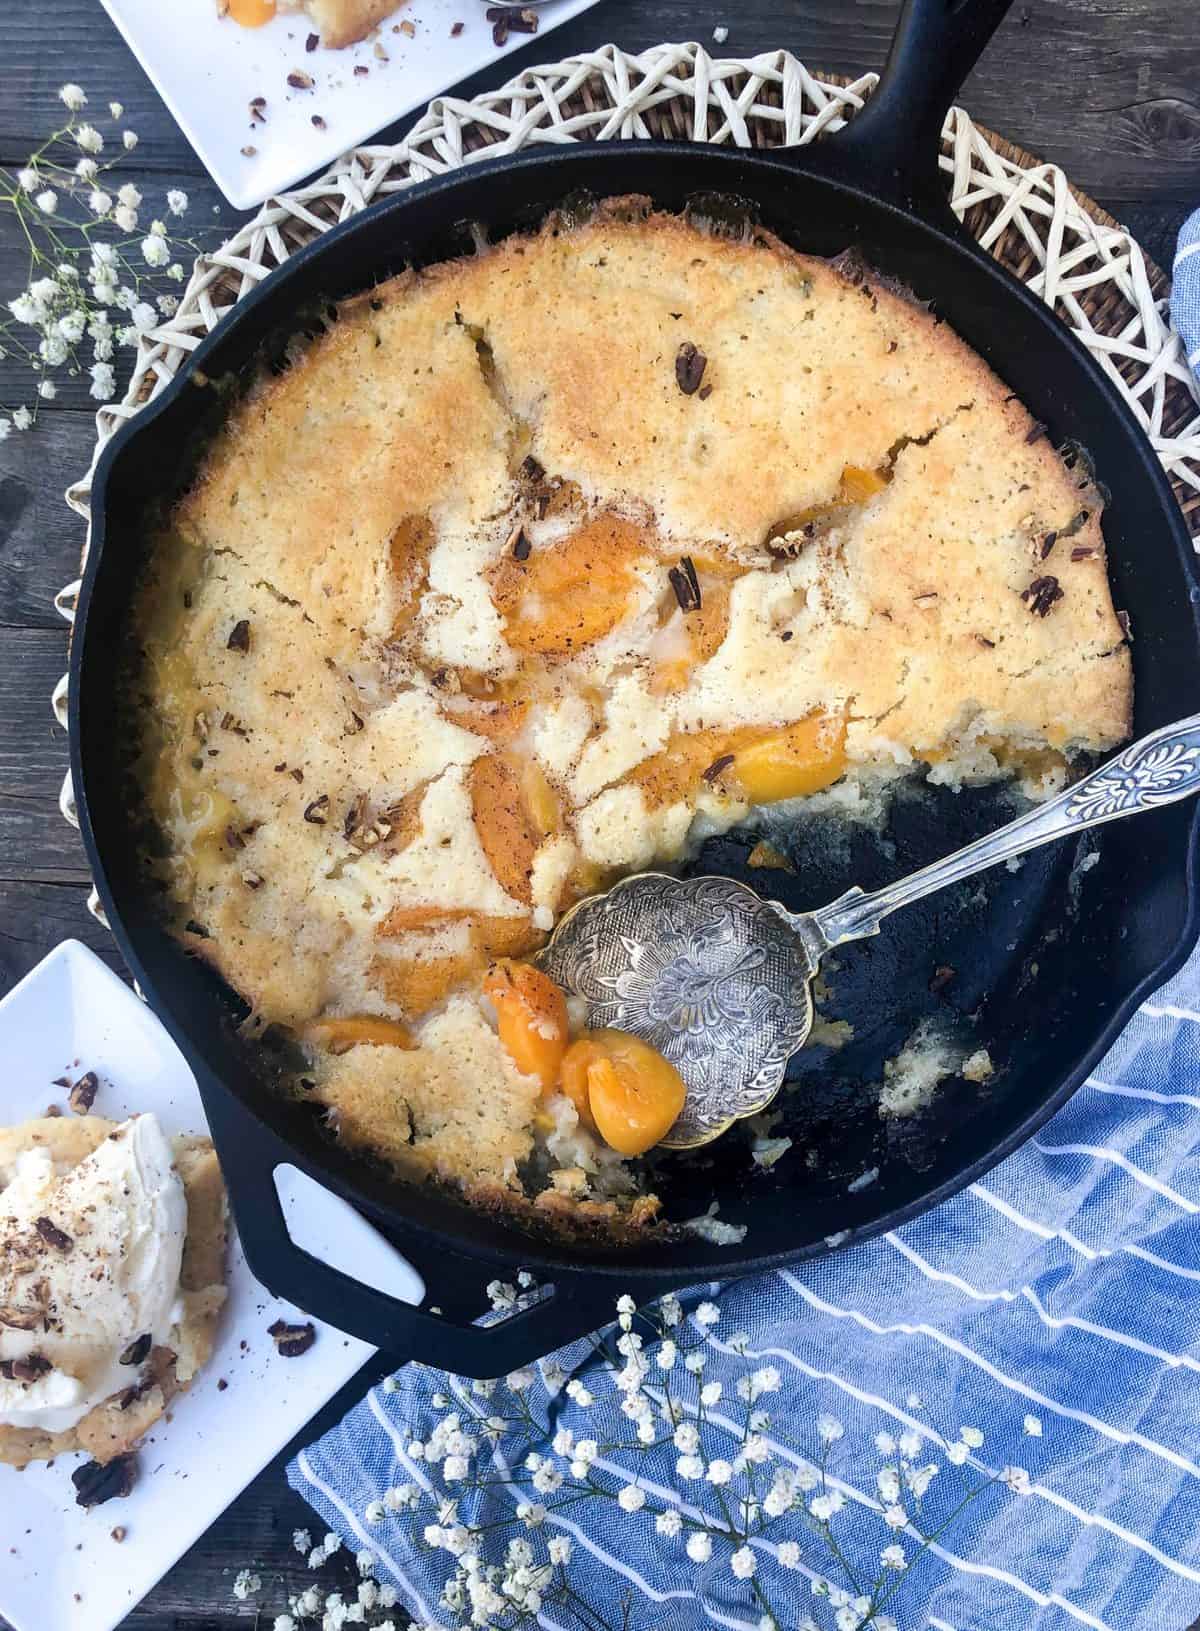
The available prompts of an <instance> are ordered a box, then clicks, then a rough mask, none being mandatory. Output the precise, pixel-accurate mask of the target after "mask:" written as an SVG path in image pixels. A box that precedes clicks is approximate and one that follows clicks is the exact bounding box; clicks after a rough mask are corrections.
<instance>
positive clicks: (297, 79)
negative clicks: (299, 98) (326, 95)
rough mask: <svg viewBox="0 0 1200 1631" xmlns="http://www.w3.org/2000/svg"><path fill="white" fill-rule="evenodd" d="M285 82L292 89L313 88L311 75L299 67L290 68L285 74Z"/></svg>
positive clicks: (308, 89) (309, 89) (306, 89)
mask: <svg viewBox="0 0 1200 1631" xmlns="http://www.w3.org/2000/svg"><path fill="white" fill-rule="evenodd" d="M287 82H288V84H289V85H290V86H291V87H292V89H293V90H294V91H311V90H312V88H313V76H312V75H311V74H306V73H305V72H304V71H303V70H302V69H300V68H293V69H292V71H291V73H290V74H289V75H288V76H287Z"/></svg>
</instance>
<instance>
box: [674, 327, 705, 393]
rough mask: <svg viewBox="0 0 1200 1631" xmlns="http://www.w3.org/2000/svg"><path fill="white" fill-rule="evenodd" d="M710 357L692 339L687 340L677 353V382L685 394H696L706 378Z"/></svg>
mask: <svg viewBox="0 0 1200 1631" xmlns="http://www.w3.org/2000/svg"><path fill="white" fill-rule="evenodd" d="M707 367H708V358H707V357H706V356H705V355H704V353H703V351H701V350H700V349H699V348H698V347H697V346H695V345H693V344H692V342H691V340H685V341H684V342H683V344H682V345H681V346H680V347H679V350H678V351H677V352H676V353H675V383H676V384H677V385H678V386H679V389H680V390H681V391H682V392H683V394H684V396H694V395H695V393H696V392H697V391H698V390H699V389H700V384H701V381H702V380H703V379H704V370H705V369H706V368H707Z"/></svg>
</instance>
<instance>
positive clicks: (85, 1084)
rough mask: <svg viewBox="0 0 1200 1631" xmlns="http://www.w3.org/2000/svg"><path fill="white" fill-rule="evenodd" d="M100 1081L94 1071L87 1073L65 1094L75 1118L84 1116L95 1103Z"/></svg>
mask: <svg viewBox="0 0 1200 1631" xmlns="http://www.w3.org/2000/svg"><path fill="white" fill-rule="evenodd" d="M99 1086H100V1079H99V1077H98V1076H97V1075H96V1072H95V1071H94V1070H89V1071H87V1072H86V1073H85V1074H84V1075H83V1076H81V1077H80V1078H79V1080H78V1081H77V1082H75V1083H74V1084H73V1085H72V1087H71V1091H70V1092H69V1093H68V1094H67V1103H68V1104H69V1105H70V1106H71V1109H72V1110H74V1112H75V1114H76V1115H77V1116H86V1115H87V1113H88V1111H89V1110H90V1109H91V1108H92V1106H93V1104H95V1102H96V1092H97V1089H98V1088H99Z"/></svg>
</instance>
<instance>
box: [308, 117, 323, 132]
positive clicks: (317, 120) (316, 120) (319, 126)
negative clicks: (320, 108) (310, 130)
mask: <svg viewBox="0 0 1200 1631" xmlns="http://www.w3.org/2000/svg"><path fill="white" fill-rule="evenodd" d="M310 123H311V124H312V125H313V127H314V129H316V130H324V129H325V128H326V126H325V121H324V119H322V117H321V115H320V114H319V113H314V114H313V116H312V118H311V120H310Z"/></svg>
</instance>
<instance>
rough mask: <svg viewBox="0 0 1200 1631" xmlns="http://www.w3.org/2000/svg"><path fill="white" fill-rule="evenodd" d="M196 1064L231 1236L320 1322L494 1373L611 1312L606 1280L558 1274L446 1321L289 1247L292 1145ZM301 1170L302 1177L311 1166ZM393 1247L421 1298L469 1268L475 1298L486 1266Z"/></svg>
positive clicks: (423, 1356)
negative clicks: (523, 1303) (408, 1266)
mask: <svg viewBox="0 0 1200 1631" xmlns="http://www.w3.org/2000/svg"><path fill="white" fill-rule="evenodd" d="M191 1063H192V1067H193V1069H195V1070H196V1071H197V1076H198V1077H199V1081H200V1087H201V1092H202V1094H203V1097H204V1105H205V1110H206V1112H207V1115H208V1121H209V1127H210V1130H211V1132H212V1136H213V1142H214V1144H215V1146H216V1151H217V1157H218V1160H219V1161H220V1164H221V1171H222V1174H223V1175H224V1178H225V1184H226V1188H227V1190H228V1192H229V1199H230V1204H231V1207H232V1210H233V1215H234V1221H235V1222H236V1224H237V1230H238V1236H239V1239H240V1240H241V1243H242V1249H243V1250H244V1252H245V1254H246V1260H247V1262H248V1263H249V1265H250V1269H251V1272H252V1273H253V1274H254V1275H255V1277H256V1278H257V1279H259V1280H261V1281H262V1283H263V1284H264V1285H265V1286H266V1287H267V1289H268V1290H269V1291H271V1292H272V1293H273V1294H274V1295H275V1296H277V1297H283V1298H285V1299H286V1300H287V1301H288V1302H292V1303H295V1304H296V1306H297V1307H298V1308H302V1309H303V1310H304V1311H305V1312H306V1313H308V1314H311V1315H313V1316H314V1317H315V1318H316V1319H319V1320H321V1321H322V1322H323V1323H324V1324H327V1325H332V1326H335V1327H336V1328H337V1329H338V1330H339V1331H345V1332H347V1333H349V1334H350V1335H351V1336H356V1337H360V1338H361V1339H362V1340H363V1341H364V1342H369V1343H371V1344H372V1345H373V1346H375V1347H377V1348H380V1349H381V1350H382V1351H383V1352H384V1353H386V1354H388V1355H391V1356H394V1357H395V1360H396V1363H397V1365H401V1364H407V1363H408V1362H409V1360H416V1361H418V1362H419V1363H421V1364H424V1365H433V1366H435V1367H437V1368H438V1369H440V1370H448V1371H452V1372H455V1373H457V1374H462V1375H465V1376H472V1377H479V1378H484V1377H487V1378H491V1377H498V1376H504V1375H506V1374H507V1373H508V1372H509V1371H513V1370H516V1369H517V1368H518V1367H519V1366H521V1365H527V1364H530V1363H532V1362H533V1361H534V1360H537V1359H540V1358H541V1357H542V1356H543V1355H545V1354H548V1353H552V1352H553V1351H554V1349H556V1348H559V1347H561V1346H562V1345H563V1344H564V1343H567V1342H571V1341H574V1340H575V1339H576V1338H577V1337H581V1336H584V1335H586V1334H587V1333H588V1332H589V1331H592V1330H595V1329H598V1328H599V1327H601V1326H603V1325H606V1324H607V1323H608V1322H609V1320H611V1319H612V1318H613V1317H614V1316H613V1297H612V1294H611V1292H610V1289H609V1286H608V1283H607V1280H604V1279H602V1280H600V1281H599V1282H595V1281H593V1282H591V1283H589V1282H588V1281H587V1280H586V1279H585V1278H584V1277H582V1276H580V1277H578V1278H576V1277H573V1276H565V1277H562V1278H560V1279H559V1280H557V1281H556V1282H555V1285H554V1290H553V1294H552V1295H551V1296H549V1297H547V1298H544V1299H543V1300H542V1301H540V1302H537V1303H534V1304H533V1305H532V1307H529V1308H526V1309H523V1310H521V1311H520V1312H517V1313H514V1314H512V1315H510V1316H508V1317H507V1318H505V1319H503V1320H501V1321H498V1322H497V1323H496V1324H494V1325H490V1326H482V1325H475V1324H465V1325H460V1324H456V1323H454V1322H453V1321H451V1320H449V1319H444V1318H442V1317H441V1316H439V1315H436V1314H431V1313H428V1312H426V1311H425V1310H424V1309H422V1308H416V1307H413V1306H412V1305H411V1304H410V1303H405V1302H401V1301H400V1300H399V1299H398V1298H395V1297H392V1296H390V1295H389V1294H388V1293H387V1292H384V1291H379V1290H377V1289H376V1288H375V1287H373V1286H369V1285H364V1284H363V1282H362V1281H360V1280H356V1279H354V1278H353V1277H352V1276H350V1275H348V1274H343V1273H342V1272H341V1270H340V1269H336V1268H334V1267H332V1265H330V1264H328V1263H324V1262H322V1261H321V1259H320V1258H317V1257H314V1256H312V1254H311V1253H309V1252H307V1251H305V1250H304V1249H303V1248H302V1247H300V1246H298V1245H297V1244H296V1243H295V1241H294V1240H293V1239H292V1237H291V1234H290V1233H289V1231H288V1226H287V1219H286V1217H285V1215H284V1211H283V1206H282V1203H281V1202H280V1199H279V1194H278V1192H277V1190H276V1188H275V1180H274V1172H275V1168H276V1167H277V1166H282V1165H290V1166H297V1165H298V1164H299V1163H298V1162H297V1158H296V1154H295V1152H294V1151H293V1150H292V1149H290V1148H289V1147H288V1145H287V1144H285V1143H284V1142H283V1140H282V1139H281V1138H279V1137H278V1135H277V1134H276V1133H275V1132H273V1131H272V1129H271V1128H269V1127H268V1126H267V1125H266V1124H265V1123H264V1122H262V1121H260V1120H259V1118H258V1117H257V1116H256V1115H255V1114H254V1113H253V1111H251V1110H250V1109H248V1108H247V1106H245V1105H244V1104H242V1103H241V1101H240V1100H239V1099H237V1098H236V1097H235V1096H234V1094H233V1093H231V1092H230V1091H229V1090H228V1089H226V1088H224V1087H223V1086H222V1084H221V1083H219V1082H217V1081H216V1080H215V1079H214V1078H213V1077H212V1076H211V1075H209V1074H208V1073H207V1072H206V1071H205V1070H204V1067H203V1065H200V1066H199V1068H197V1061H196V1060H195V1059H193V1060H192V1061H191ZM308 1176H310V1177H312V1176H314V1175H313V1174H311V1173H310V1174H309V1175H308ZM396 1250H397V1251H398V1252H399V1253H400V1255H401V1256H403V1257H404V1258H406V1259H409V1260H410V1261H411V1263H412V1266H413V1267H414V1268H415V1269H416V1270H417V1271H418V1273H420V1274H421V1276H422V1278H423V1279H424V1280H425V1284H426V1286H427V1287H428V1294H429V1299H430V1301H431V1302H433V1303H435V1304H436V1303H437V1302H438V1300H439V1299H438V1286H439V1284H441V1285H443V1286H446V1285H448V1284H452V1283H453V1281H454V1280H455V1279H456V1278H461V1277H463V1276H471V1275H474V1276H477V1277H478V1279H479V1282H480V1285H479V1289H480V1297H481V1301H482V1295H483V1288H484V1281H485V1276H486V1275H487V1269H486V1266H485V1265H484V1264H483V1263H482V1262H480V1261H478V1260H476V1259H468V1258H466V1257H460V1256H458V1255H457V1254H455V1253H453V1252H445V1253H434V1252H431V1251H429V1249H428V1246H425V1247H424V1248H423V1249H422V1248H421V1247H417V1246H416V1245H413V1246H411V1247H410V1245H409V1243H408V1242H407V1241H405V1242H404V1243H403V1244H401V1245H398V1246H397V1247H396Z"/></svg>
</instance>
